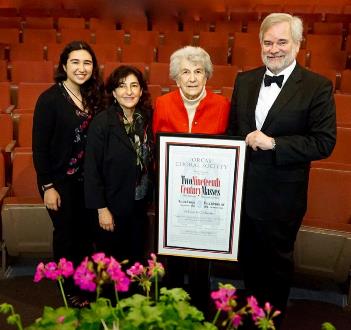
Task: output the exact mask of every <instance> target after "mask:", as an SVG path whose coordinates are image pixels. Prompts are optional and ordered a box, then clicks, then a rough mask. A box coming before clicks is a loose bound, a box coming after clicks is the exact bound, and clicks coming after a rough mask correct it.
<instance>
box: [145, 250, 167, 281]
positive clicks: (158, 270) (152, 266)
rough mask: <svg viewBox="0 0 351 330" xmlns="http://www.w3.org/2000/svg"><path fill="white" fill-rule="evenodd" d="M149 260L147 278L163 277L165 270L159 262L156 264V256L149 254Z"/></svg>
mask: <svg viewBox="0 0 351 330" xmlns="http://www.w3.org/2000/svg"><path fill="white" fill-rule="evenodd" d="M150 256H151V260H150V259H149V260H148V261H147V262H148V264H149V271H148V273H149V276H155V275H160V276H163V275H164V273H165V269H164V267H163V265H162V264H161V263H160V262H157V259H156V254H155V253H151V254H150Z"/></svg>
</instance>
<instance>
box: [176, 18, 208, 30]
mask: <svg viewBox="0 0 351 330" xmlns="http://www.w3.org/2000/svg"><path fill="white" fill-rule="evenodd" d="M181 22H182V24H181V25H182V27H183V30H182V31H190V32H192V33H193V34H199V33H201V32H205V31H209V30H210V24H209V22H206V21H204V20H201V19H200V18H195V19H194V17H189V16H186V17H183V18H182V19H181Z"/></svg>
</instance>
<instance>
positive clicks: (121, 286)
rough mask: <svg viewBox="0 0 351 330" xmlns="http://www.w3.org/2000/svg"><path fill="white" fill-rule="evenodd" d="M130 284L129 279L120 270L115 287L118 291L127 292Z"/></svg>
mask: <svg viewBox="0 0 351 330" xmlns="http://www.w3.org/2000/svg"><path fill="white" fill-rule="evenodd" d="M129 285H130V279H129V278H128V277H127V276H126V274H125V273H123V272H122V274H121V276H120V277H119V278H118V280H117V281H115V289H116V290H117V291H119V292H127V291H128V289H129Z"/></svg>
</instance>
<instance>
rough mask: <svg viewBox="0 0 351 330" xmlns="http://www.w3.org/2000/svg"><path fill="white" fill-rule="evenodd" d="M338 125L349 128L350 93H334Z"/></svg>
mask: <svg viewBox="0 0 351 330" xmlns="http://www.w3.org/2000/svg"><path fill="white" fill-rule="evenodd" d="M334 99H335V105H336V123H337V126H338V127H348V128H351V94H334Z"/></svg>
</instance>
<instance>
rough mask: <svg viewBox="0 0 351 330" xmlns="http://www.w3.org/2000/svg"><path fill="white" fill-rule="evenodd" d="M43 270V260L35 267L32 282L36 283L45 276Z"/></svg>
mask: <svg viewBox="0 0 351 330" xmlns="http://www.w3.org/2000/svg"><path fill="white" fill-rule="evenodd" d="M44 270H45V265H44V263H43V262H41V263H39V265H38V266H37V269H36V271H35V275H34V282H36V283H37V282H39V281H41V280H42V279H43V278H44V277H45V273H44Z"/></svg>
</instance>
